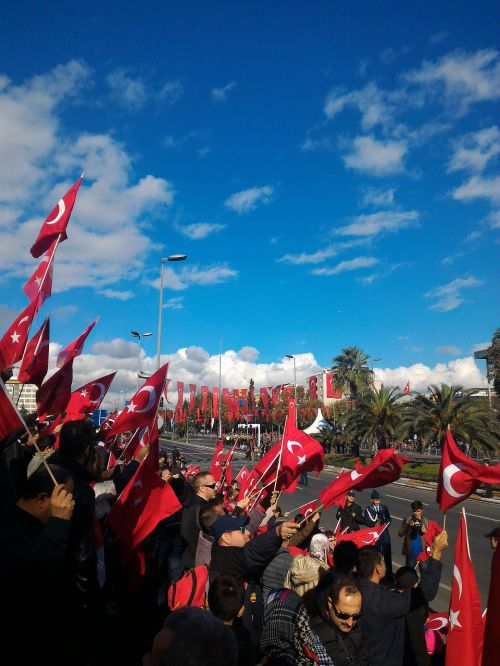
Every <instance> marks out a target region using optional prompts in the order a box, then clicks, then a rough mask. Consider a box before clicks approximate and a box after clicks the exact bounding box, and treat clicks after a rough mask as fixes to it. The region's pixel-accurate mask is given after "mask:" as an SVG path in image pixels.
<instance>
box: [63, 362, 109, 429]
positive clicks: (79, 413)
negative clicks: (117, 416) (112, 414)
mask: <svg viewBox="0 0 500 666" xmlns="http://www.w3.org/2000/svg"><path fill="white" fill-rule="evenodd" d="M115 375H116V372H112V373H111V374H109V375H105V376H104V377H100V378H99V379H94V380H93V381H92V382H88V383H87V384H84V385H83V386H80V388H78V389H76V391H73V393H72V394H71V398H70V400H69V402H68V404H67V406H66V412H67V414H68V420H70V421H72V420H78V419H82V418H83V417H84V415H85V414H92V412H93V411H95V410H96V409H99V407H100V405H101V402H102V401H103V398H104V396H105V395H106V393H107V392H108V390H109V387H110V385H111V382H112V381H113V379H114V377H115Z"/></svg>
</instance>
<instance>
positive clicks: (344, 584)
mask: <svg viewBox="0 0 500 666" xmlns="http://www.w3.org/2000/svg"><path fill="white" fill-rule="evenodd" d="M341 590H345V593H346V594H348V595H351V594H357V593H358V592H360V589H359V587H358V581H357V580H356V579H355V578H354V576H351V575H350V574H340V576H335V577H334V579H333V582H332V584H331V587H330V591H329V593H328V596H329V597H330V600H331V602H332V603H333V604H336V603H337V601H338V600H339V597H340V592H341Z"/></svg>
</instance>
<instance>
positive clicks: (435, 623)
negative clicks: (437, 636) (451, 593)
mask: <svg viewBox="0 0 500 666" xmlns="http://www.w3.org/2000/svg"><path fill="white" fill-rule="evenodd" d="M448 620H449V617H448V614H447V613H443V612H439V613H437V612H436V613H429V617H428V618H427V621H426V623H425V627H426V629H431V630H432V631H440V632H441V633H443V634H447V633H448Z"/></svg>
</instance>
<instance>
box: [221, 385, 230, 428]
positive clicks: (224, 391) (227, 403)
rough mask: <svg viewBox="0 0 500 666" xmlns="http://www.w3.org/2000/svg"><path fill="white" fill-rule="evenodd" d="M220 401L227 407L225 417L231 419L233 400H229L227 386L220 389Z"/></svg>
mask: <svg viewBox="0 0 500 666" xmlns="http://www.w3.org/2000/svg"><path fill="white" fill-rule="evenodd" d="M222 401H223V403H224V405H225V407H226V409H227V418H228V419H229V420H232V418H233V402H232V400H231V396H230V394H229V389H228V388H223V389H222Z"/></svg>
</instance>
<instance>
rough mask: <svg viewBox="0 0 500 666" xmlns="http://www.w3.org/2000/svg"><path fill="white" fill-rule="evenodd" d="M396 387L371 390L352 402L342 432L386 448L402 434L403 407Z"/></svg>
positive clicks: (349, 436)
mask: <svg viewBox="0 0 500 666" xmlns="http://www.w3.org/2000/svg"><path fill="white" fill-rule="evenodd" d="M400 398H401V393H400V391H399V389H398V388H390V387H387V386H384V385H383V384H382V386H381V387H380V389H379V390H377V389H373V390H372V391H370V393H368V394H367V395H365V396H363V397H362V398H360V399H359V401H358V402H357V403H356V409H355V410H354V411H353V412H351V413H350V414H349V416H348V418H347V424H346V435H347V437H348V438H350V439H356V438H360V439H361V440H362V441H366V442H367V443H369V444H377V446H378V448H379V449H386V448H388V447H389V446H390V445H391V442H393V441H394V440H395V439H398V438H400V437H401V436H402V435H403V432H404V427H405V422H404V414H405V407H404V405H403V404H401V402H400Z"/></svg>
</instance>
